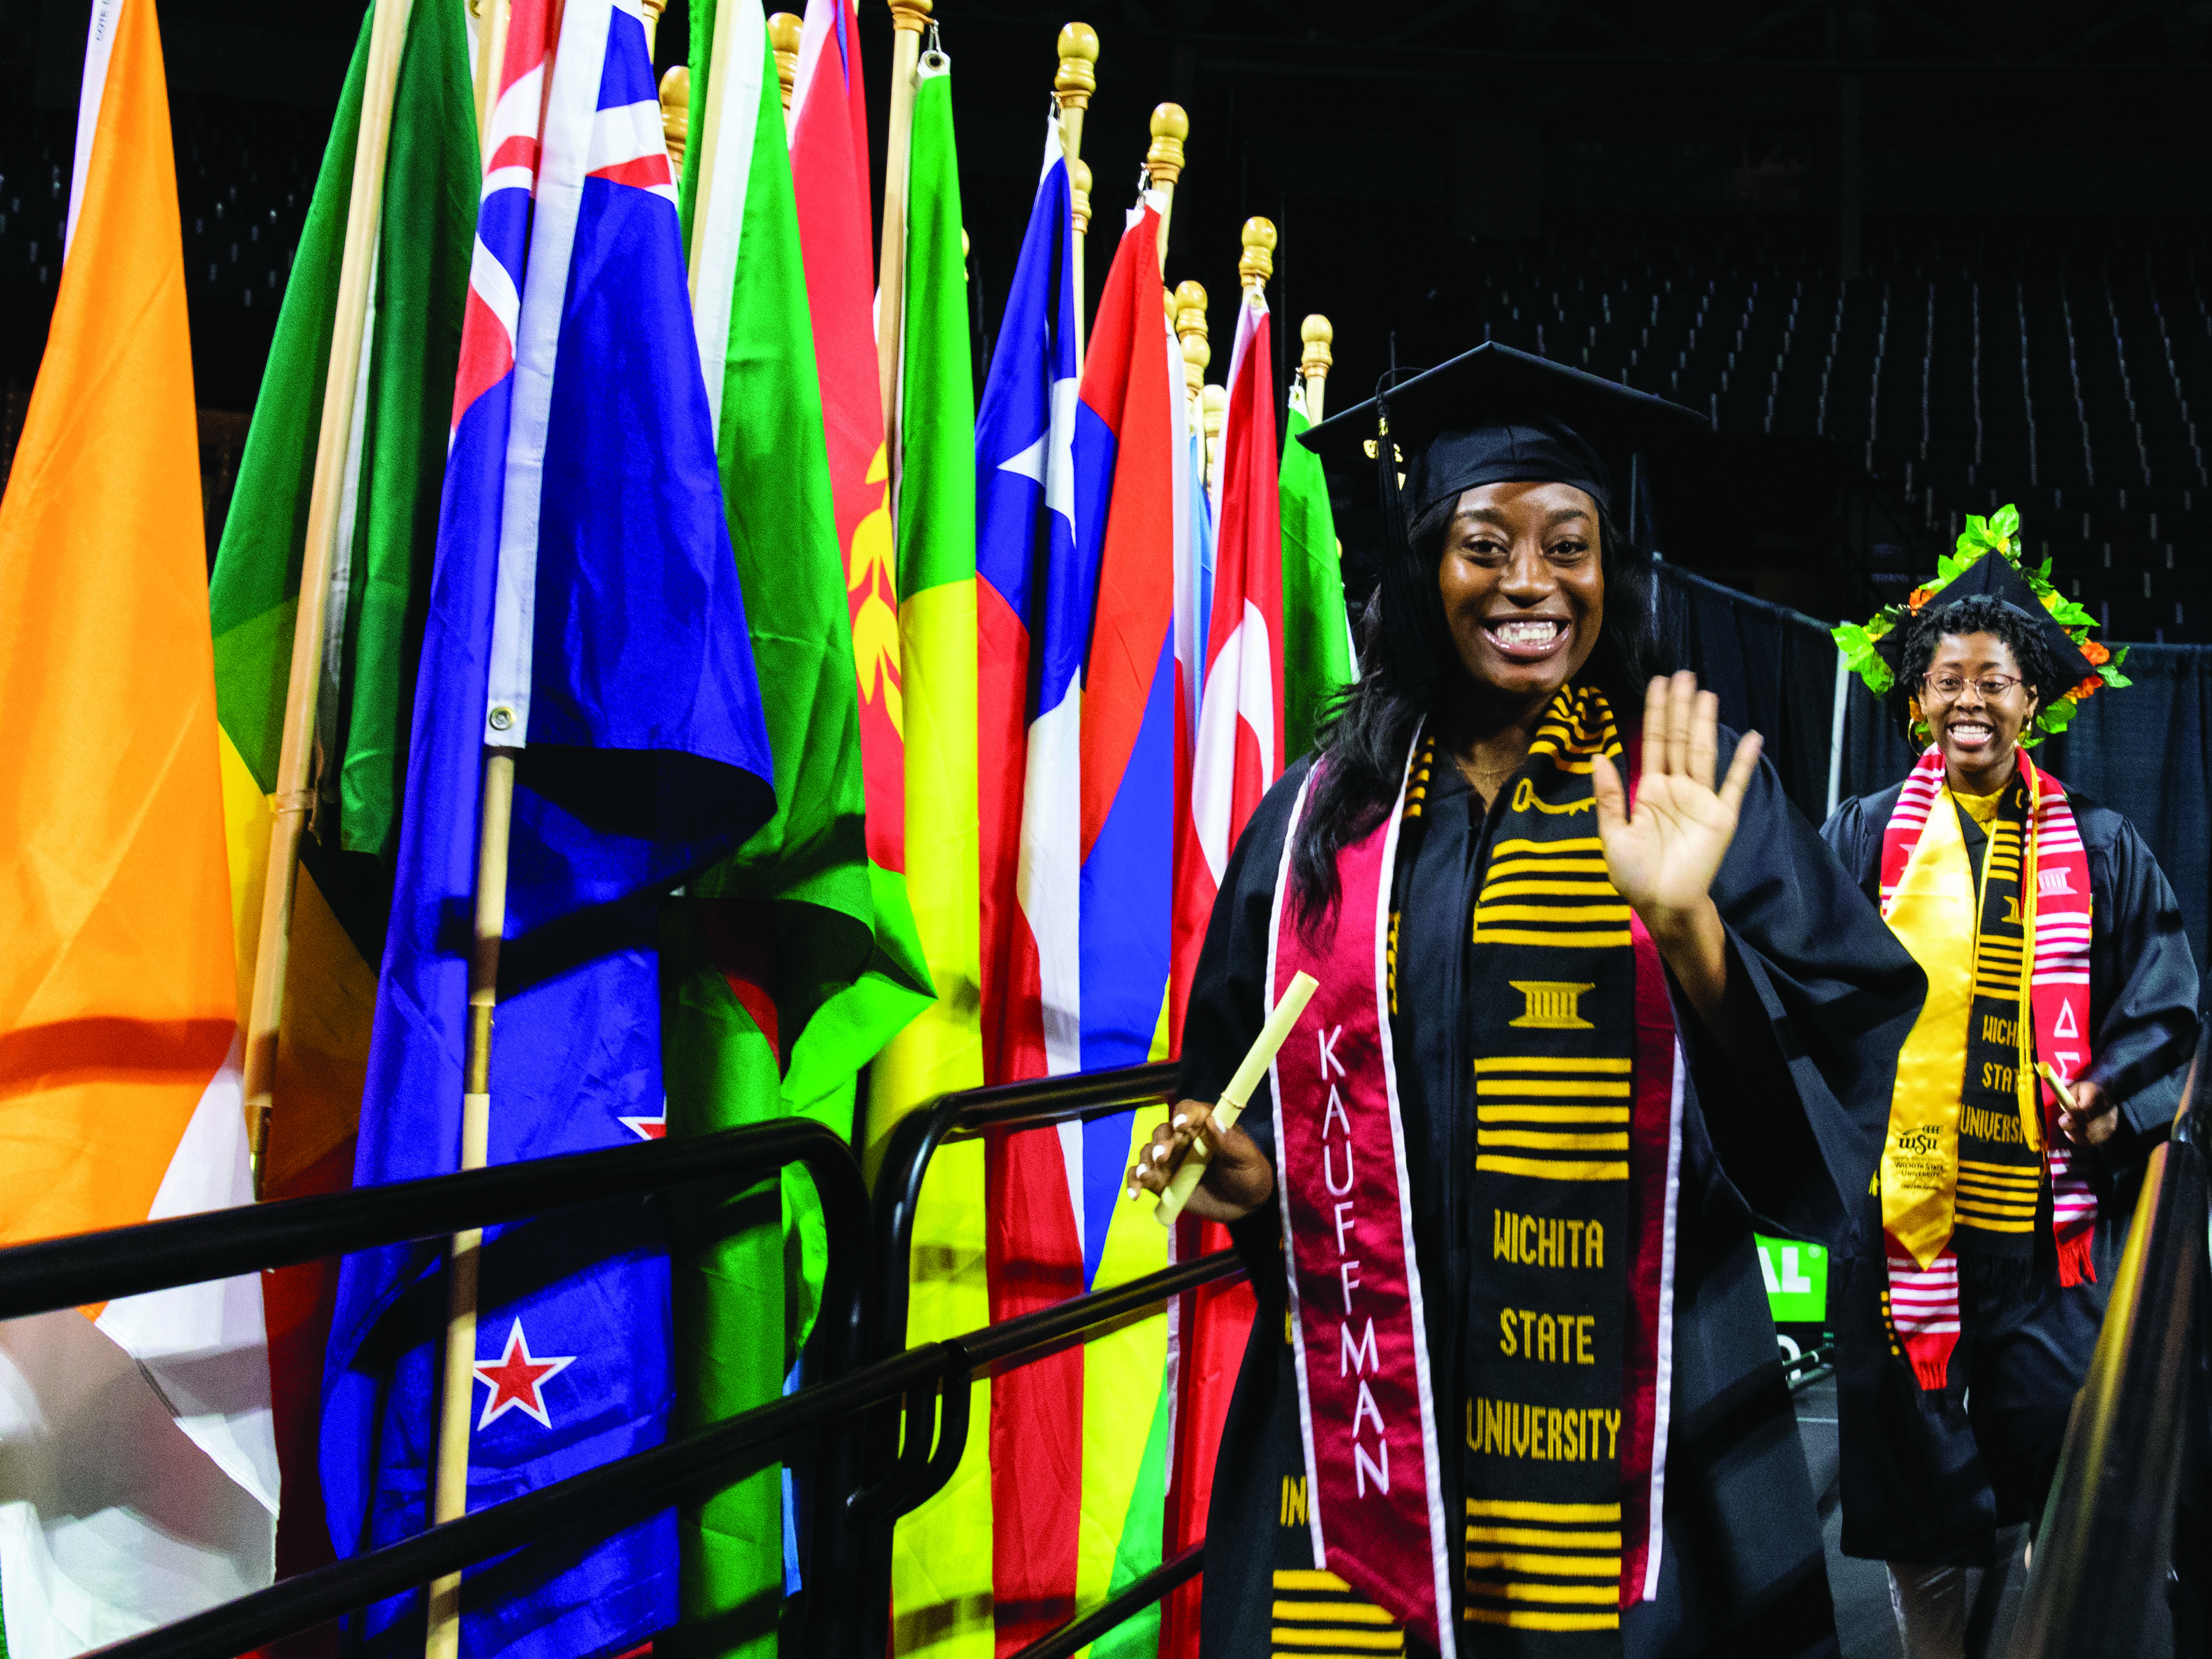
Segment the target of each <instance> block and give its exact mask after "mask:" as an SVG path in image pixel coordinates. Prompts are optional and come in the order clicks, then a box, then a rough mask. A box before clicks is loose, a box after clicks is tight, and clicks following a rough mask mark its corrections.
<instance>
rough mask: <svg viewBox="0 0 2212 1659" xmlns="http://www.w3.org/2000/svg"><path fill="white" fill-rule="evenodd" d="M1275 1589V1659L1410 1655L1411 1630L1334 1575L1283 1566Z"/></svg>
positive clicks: (1365, 1658) (1272, 1647)
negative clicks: (1408, 1636) (1364, 1599)
mask: <svg viewBox="0 0 2212 1659" xmlns="http://www.w3.org/2000/svg"><path fill="white" fill-rule="evenodd" d="M1274 1589H1275V1600H1274V1604H1273V1607H1272V1608H1270V1612H1271V1613H1272V1614H1273V1628H1272V1629H1271V1630H1270V1631H1269V1632H1268V1634H1269V1635H1270V1637H1271V1638H1273V1639H1272V1640H1271V1641H1270V1642H1269V1644H1268V1648H1269V1651H1270V1652H1271V1653H1272V1654H1273V1656H1274V1659H1374V1656H1376V1655H1377V1654H1395V1653H1403V1652H1405V1650H1406V1632H1405V1631H1404V1630H1403V1629H1401V1627H1400V1626H1398V1625H1397V1624H1395V1622H1394V1621H1393V1620H1391V1617H1390V1615H1389V1614H1387V1613H1385V1612H1384V1611H1383V1609H1382V1608H1378V1607H1376V1605H1375V1604H1374V1603H1373V1602H1372V1601H1361V1600H1360V1599H1359V1597H1358V1595H1356V1594H1354V1593H1353V1590H1352V1586H1351V1585H1349V1584H1347V1583H1345V1582H1344V1580H1343V1579H1341V1578H1340V1577H1337V1576H1336V1575H1335V1574H1334V1573H1333V1572H1321V1571H1315V1570H1313V1569H1311V1568H1306V1567H1298V1568H1282V1567H1279V1568H1277V1569H1276V1571H1275V1580H1274Z"/></svg>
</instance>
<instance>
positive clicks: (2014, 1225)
mask: <svg viewBox="0 0 2212 1659" xmlns="http://www.w3.org/2000/svg"><path fill="white" fill-rule="evenodd" d="M2042 1196H2043V1172H2042V1171H2041V1170H2040V1169H2038V1168H2034V1167H2027V1168H2022V1167H2019V1166H2013V1165H2008V1164H1984V1163H1980V1162H1978V1161H1977V1160H1975V1159H1972V1158H1961V1159H1960V1160H1959V1188H1958V1208H1959V1221H1960V1225H1961V1226H1974V1227H1980V1228H1981V1229H1983V1230H1984V1232H2034V1231H2035V1213H2036V1208H2037V1205H2038V1202H2039V1200H2040V1199H2041V1197H2042Z"/></svg>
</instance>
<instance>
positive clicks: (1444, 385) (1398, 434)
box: [1298, 342, 1709, 664]
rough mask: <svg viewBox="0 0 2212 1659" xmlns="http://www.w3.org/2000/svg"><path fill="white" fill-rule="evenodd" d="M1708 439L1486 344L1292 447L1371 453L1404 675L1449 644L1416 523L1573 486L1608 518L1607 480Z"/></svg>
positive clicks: (1647, 407) (1701, 420)
mask: <svg viewBox="0 0 2212 1659" xmlns="http://www.w3.org/2000/svg"><path fill="white" fill-rule="evenodd" d="M1708 427H1709V423H1708V422H1707V421H1706V420H1705V416H1704V415H1699V414H1698V413H1697V412H1696V411H1695V410H1693V409H1684V408H1683V407H1682V406H1681V405H1680V404H1679V403H1668V402H1667V400H1666V399H1665V398H1663V397H1653V396H1652V395H1651V394H1650V393H1649V392H1644V391H1636V390H1635V389H1634V388H1633V387H1630V386H1624V385H1621V384H1618V383H1617V382H1614V381H1612V380H1601V379H1600V378H1598V377H1597V376H1595V375H1594V374H1584V373H1583V372H1582V371H1581V370H1580V369H1571V368H1568V367H1566V366H1564V365H1562V364H1559V363H1554V362H1551V361H1549V360H1547V359H1545V358H1541V357H1531V356H1530V355H1529V354H1528V353H1526V352H1522V351H1516V350H1514V349H1513V348H1511V347H1510V346H1501V345H1498V344H1497V343H1495V342H1486V343H1485V344H1482V345H1480V346H1477V347H1476V348H1474V350H1473V351H1470V352H1468V353H1466V354H1463V355H1462V356H1458V357H1455V358H1453V359H1452V360H1451V361H1449V363H1443V364H1440V365H1438V366H1437V367H1435V368H1432V369H1428V370H1425V371H1424V372H1421V373H1419V374H1417V375H1413V376H1412V377H1411V378H1407V379H1406V380H1404V381H1402V382H1401V383H1400V384H1397V385H1395V386H1390V387H1387V388H1384V389H1383V390H1381V391H1378V392H1377V393H1376V396H1375V397H1372V398H1370V400H1369V401H1367V402H1366V403H1361V404H1359V405H1358V406H1357V407H1355V408H1352V409H1346V410H1345V411H1344V412H1343V413H1342V414H1340V415H1331V416H1330V417H1329V418H1328V420H1327V421H1322V423H1321V424H1320V425H1319V426H1317V427H1313V428H1312V429H1311V430H1310V431H1308V432H1305V433H1300V434H1299V439H1298V441H1299V442H1301V443H1303V444H1304V445H1306V447H1307V448H1309V449H1310V450H1312V451H1315V452H1316V454H1319V455H1322V456H1338V457H1351V456H1353V455H1358V454H1364V453H1366V452H1367V451H1366V445H1369V444H1373V445H1374V446H1375V447H1374V455H1375V461H1376V487H1377V489H1378V491H1379V492H1380V494H1381V497H1382V506H1383V548H1382V566H1383V592H1382V601H1383V617H1382V622H1383V641H1384V649H1385V651H1387V652H1388V653H1389V655H1390V656H1391V657H1393V658H1395V660H1397V661H1398V662H1401V663H1408V664H1410V663H1417V662H1422V661H1426V660H1430V659H1431V658H1433V657H1435V656H1436V654H1437V651H1438V649H1439V648H1440V647H1442V646H1443V645H1446V644H1447V643H1448V640H1449V635H1448V634H1447V633H1446V630H1445V627H1444V621H1443V601H1442V599H1441V598H1440V597H1439V596H1438V594H1437V585H1436V583H1435V581H1434V580H1433V579H1432V573H1431V572H1429V571H1427V570H1426V569H1425V568H1423V565H1422V561H1421V560H1419V559H1418V558H1416V557H1415V556H1414V554H1413V542H1412V530H1413V520H1414V519H1415V518H1419V516H1420V515H1421V514H1423V513H1425V512H1427V511H1429V509H1431V507H1433V506H1436V505H1437V503H1438V502H1441V501H1445V500H1452V499H1455V498H1456V497H1457V496H1458V495H1459V494H1460V493H1462V492H1463V491H1466V490H1469V489H1473V488H1474V487H1477V486H1478V485H1481V484H1503V483H1516V482H1518V483H1561V484H1571V485H1573V486H1574V487H1576V488H1577V489H1580V490H1583V491H1584V492H1586V493H1588V494H1589V495H1590V496H1591V497H1592V498H1594V499H1595V500H1596V501H1597V503H1598V505H1599V506H1601V508H1603V509H1604V510H1605V511H1606V512H1607V513H1608V514H1612V513H1613V478H1614V476H1615V475H1616V474H1615V469H1620V471H1619V475H1620V476H1622V477H1626V475H1627V469H1626V463H1628V461H1629V460H1630V458H1631V457H1633V456H1634V455H1635V453H1636V452H1637V451H1638V450H1641V449H1644V448H1645V447H1646V446H1648V445H1651V444H1653V443H1656V442H1657V441H1658V440H1660V439H1664V438H1668V437H1672V436H1675V435H1678V434H1681V433H1702V432H1705V431H1706V430H1707V429H1708ZM1386 430H1387V432H1388V434H1389V435H1388V437H1387V438H1385V437H1383V435H1382V434H1383V433H1384V432H1385V431H1386ZM1394 451H1395V454H1394ZM1401 462H1402V464H1403V466H1404V469H1405V474H1406V477H1405V483H1404V486H1403V487H1402V489H1401V487H1400V484H1399V481H1398V470H1399V464H1400V463H1401ZM1615 517H1616V522H1617V521H1618V515H1615Z"/></svg>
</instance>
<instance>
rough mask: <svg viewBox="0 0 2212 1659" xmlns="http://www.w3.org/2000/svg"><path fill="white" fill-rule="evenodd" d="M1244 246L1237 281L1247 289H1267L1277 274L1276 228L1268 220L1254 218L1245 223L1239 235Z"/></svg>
mask: <svg viewBox="0 0 2212 1659" xmlns="http://www.w3.org/2000/svg"><path fill="white" fill-rule="evenodd" d="M1238 235H1239V236H1240V237H1241V238H1242V239H1243V244H1244V252H1243V256H1242V257H1239V258H1238V260H1237V281H1238V282H1242V283H1243V285H1244V286H1245V287H1246V288H1266V287H1267V282H1268V279H1269V278H1270V277H1272V276H1273V275H1274V274H1275V227H1274V226H1273V224H1272V223H1271V222H1269V221H1267V220H1265V219H1261V218H1258V217H1256V216H1255V217H1254V218H1250V219H1247V220H1246V221H1244V228H1243V230H1242V231H1241V232H1239V233H1238Z"/></svg>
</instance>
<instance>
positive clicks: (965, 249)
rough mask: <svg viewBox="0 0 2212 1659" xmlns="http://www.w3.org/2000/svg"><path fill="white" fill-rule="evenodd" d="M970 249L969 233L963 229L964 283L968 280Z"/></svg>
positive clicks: (962, 262) (962, 257)
mask: <svg viewBox="0 0 2212 1659" xmlns="http://www.w3.org/2000/svg"><path fill="white" fill-rule="evenodd" d="M968 252H969V241H968V233H967V231H966V229H965V228H964V227H963V229H962V231H961V233H960V280H961V281H962V282H966V281H967V280H968Z"/></svg>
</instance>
